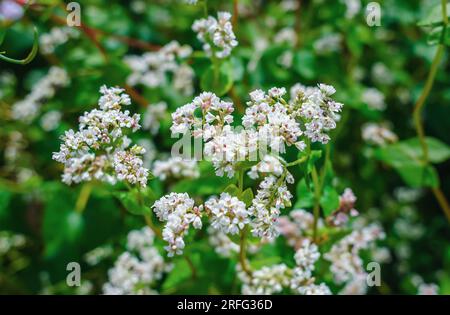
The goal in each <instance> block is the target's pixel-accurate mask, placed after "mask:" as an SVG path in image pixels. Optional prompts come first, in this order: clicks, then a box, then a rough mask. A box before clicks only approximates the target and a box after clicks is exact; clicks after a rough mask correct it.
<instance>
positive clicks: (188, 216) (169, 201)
mask: <svg viewBox="0 0 450 315" xmlns="http://www.w3.org/2000/svg"><path fill="white" fill-rule="evenodd" d="M152 208H153V211H154V212H155V214H156V216H157V217H158V219H159V220H160V221H165V222H167V223H166V225H165V226H164V230H163V239H164V240H165V241H166V242H168V243H169V244H168V245H167V246H166V247H165V249H166V250H167V252H168V256H169V257H171V256H173V255H174V254H177V255H181V254H182V253H183V249H184V247H185V243H184V239H183V237H184V236H185V235H186V234H187V232H188V230H189V227H190V225H191V224H192V226H193V227H194V228H196V229H201V228H202V220H201V217H202V210H203V207H202V206H200V207H196V206H195V205H194V200H193V199H191V198H190V197H189V195H188V194H186V193H184V194H181V193H170V194H169V195H167V196H164V197H162V198H161V199H159V200H157V201H156V202H155V203H154V204H153V206H152Z"/></svg>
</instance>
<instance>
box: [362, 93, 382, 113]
mask: <svg viewBox="0 0 450 315" xmlns="http://www.w3.org/2000/svg"><path fill="white" fill-rule="evenodd" d="M361 98H362V101H363V102H364V103H366V104H367V106H369V108H371V109H374V110H379V111H383V110H385V109H386V103H385V102H384V95H383V93H381V92H380V91H379V90H377V89H375V88H367V89H365V90H364V92H363V94H362V97H361Z"/></svg>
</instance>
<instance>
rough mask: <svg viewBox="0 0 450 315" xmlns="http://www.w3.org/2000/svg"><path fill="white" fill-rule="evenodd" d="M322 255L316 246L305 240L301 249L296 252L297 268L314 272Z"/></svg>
mask: <svg viewBox="0 0 450 315" xmlns="http://www.w3.org/2000/svg"><path fill="white" fill-rule="evenodd" d="M319 257H320V253H319V250H318V248H317V245H316V244H313V243H311V241H310V240H309V239H304V240H303V242H302V244H301V247H300V248H299V249H297V251H296V252H295V256H294V259H295V262H296V263H297V266H299V267H301V268H302V269H303V270H305V271H313V270H314V264H315V262H316V261H317V260H318V259H319Z"/></svg>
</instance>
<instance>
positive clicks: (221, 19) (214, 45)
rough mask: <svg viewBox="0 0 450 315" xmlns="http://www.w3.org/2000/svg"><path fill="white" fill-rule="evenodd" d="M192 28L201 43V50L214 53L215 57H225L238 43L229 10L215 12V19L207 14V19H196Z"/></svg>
mask: <svg viewBox="0 0 450 315" xmlns="http://www.w3.org/2000/svg"><path fill="white" fill-rule="evenodd" d="M192 30H193V31H194V32H196V33H197V38H198V39H199V40H200V41H201V42H202V43H203V50H204V51H205V52H206V54H207V55H208V56H211V55H213V54H214V56H215V57H217V58H220V59H222V58H226V57H228V56H229V55H230V54H231V50H232V49H233V48H234V47H236V46H237V45H238V41H237V40H236V35H235V34H234V32H233V26H232V24H231V14H230V13H229V12H219V13H217V19H216V18H215V17H212V16H208V18H207V19H200V20H196V21H195V22H194V24H193V25H192Z"/></svg>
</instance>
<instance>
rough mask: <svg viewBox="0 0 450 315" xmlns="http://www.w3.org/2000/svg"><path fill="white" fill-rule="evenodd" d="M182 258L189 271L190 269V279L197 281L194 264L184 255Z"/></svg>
mask: <svg viewBox="0 0 450 315" xmlns="http://www.w3.org/2000/svg"><path fill="white" fill-rule="evenodd" d="M183 257H184V260H186V262H187V264H188V266H189V269H191V274H192V279H194V280H195V279H197V269H196V268H195V265H194V263H193V262H192V260H191V259H190V258H189V257H188V256H186V255H184V256H183Z"/></svg>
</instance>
